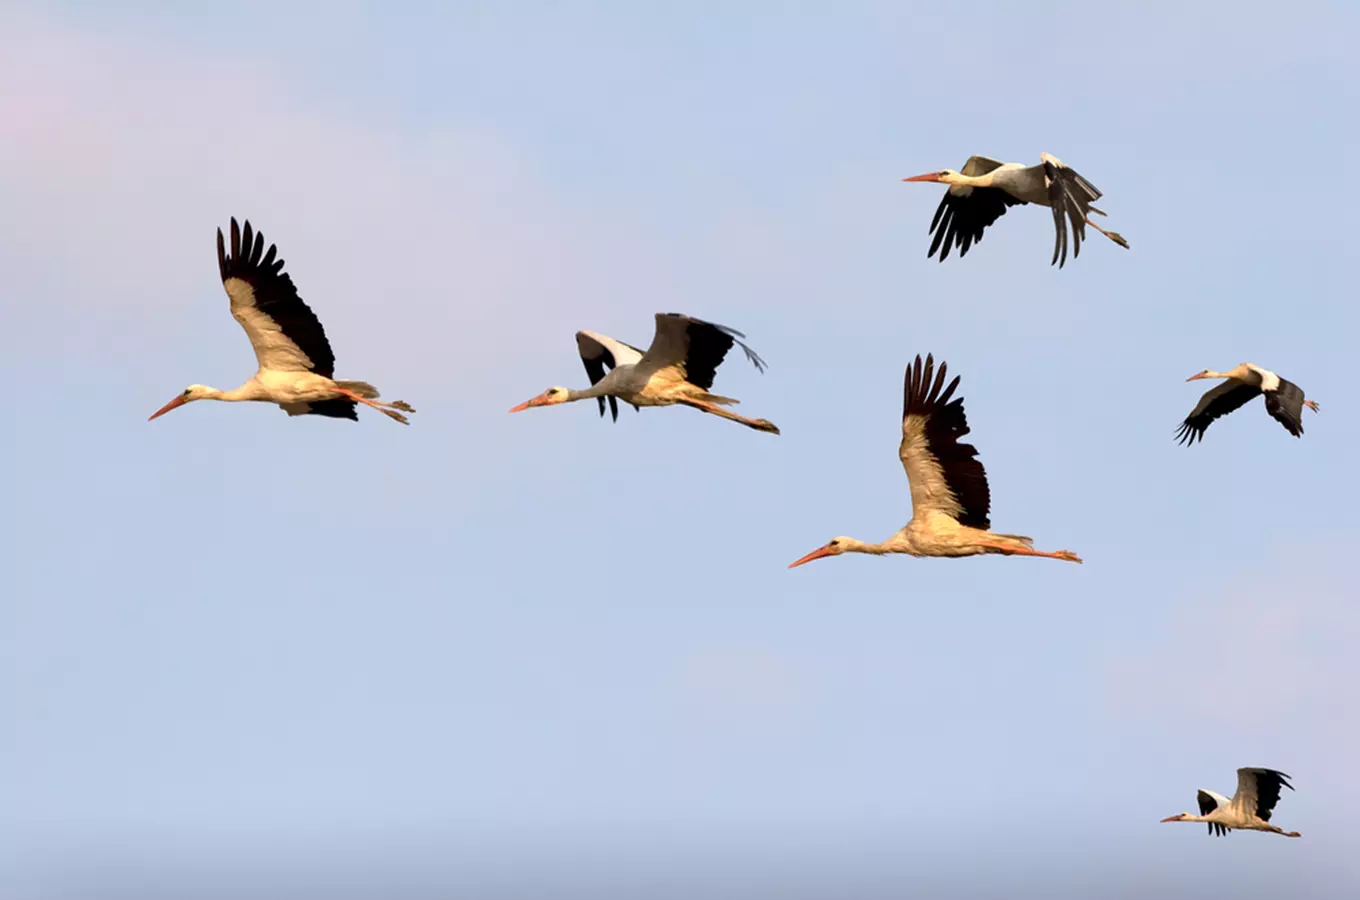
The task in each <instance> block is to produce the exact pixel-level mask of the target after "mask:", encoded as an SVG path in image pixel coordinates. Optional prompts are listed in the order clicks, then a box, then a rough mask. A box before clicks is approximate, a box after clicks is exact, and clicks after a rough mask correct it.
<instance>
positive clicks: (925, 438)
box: [789, 355, 1081, 569]
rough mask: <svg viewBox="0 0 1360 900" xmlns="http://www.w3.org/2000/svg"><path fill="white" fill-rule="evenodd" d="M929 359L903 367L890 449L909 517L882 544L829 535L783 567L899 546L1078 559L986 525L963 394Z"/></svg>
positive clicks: (917, 552) (929, 552) (942, 552)
mask: <svg viewBox="0 0 1360 900" xmlns="http://www.w3.org/2000/svg"><path fill="white" fill-rule="evenodd" d="M934 369H935V359H934V357H933V356H927V357H926V361H925V366H924V367H923V366H922V365H921V357H920V356H919V355H918V356H917V357H916V361H915V363H914V364H912V365H909V366H907V375H906V384H905V386H904V388H903V401H902V443H901V445H900V446H899V447H898V451H897V455H898V456H899V457H900V458H901V460H902V467H903V468H904V469H906V471H907V481H908V483H909V484H910V485H911V521H910V522H908V523H907V525H906V527H905V528H903V529H902V530H901V531H899V532H897V534H895V535H893V536H892V537H890V538H888V539H887V540H886V541H884V542H883V543H881V544H866V543H864V542H863V541H857V540H855V539H854V538H848V537H838V538H833V539H832V540H831V541H830V542H829V543H827V544H826V545H825V546H822V547H818V548H817V549H816V550H813V551H812V552H811V553H809V554H808V555H807V556H804V557H803V558H802V559H799V560H797V561H796V562H793V563H790V564H789V568H790V569H792V568H793V567H794V566H801V565H803V563H809V562H812V561H813V560H814V559H821V558H822V557H824V556H839V555H840V554H842V553H872V554H874V555H876V556H882V555H883V554H885V553H906V554H908V555H910V556H978V555H980V554H984V553H1000V554H1003V555H1005V556H1043V557H1048V558H1049V559H1064V560H1067V561H1068V562H1075V563H1079V562H1081V558H1080V557H1078V556H1077V555H1076V554H1075V553H1073V552H1072V551H1070V550H1057V551H1054V552H1051V553H1048V552H1044V551H1041V550H1035V549H1034V541H1033V540H1032V539H1031V538H1027V537H1024V536H1023V535H1018V534H998V533H997V532H995V531H991V530H990V529H991V521H990V520H989V519H988V510H989V507H990V506H991V493H990V491H989V489H988V487H987V473H986V472H985V471H984V470H983V468H982V463H980V462H978V460H977V448H976V447H974V446H973V445H972V444H964V443H960V441H959V438H961V437H963V436H964V435H966V434H967V433H968V419H967V417H965V416H964V414H963V398H962V397H959V398H957V399H954V400H952V401H951V400H950V398H951V397H953V396H954V389H955V388H957V387H958V386H959V379H958V376H955V378H954V380H953V381H951V382H949V386H948V387H945V386H944V383H945V373H946V371H947V369H946V366H945V364H944V363H940V371H939V374H938V375H935V371H934Z"/></svg>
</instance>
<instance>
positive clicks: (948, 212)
mask: <svg viewBox="0 0 1360 900" xmlns="http://www.w3.org/2000/svg"><path fill="white" fill-rule="evenodd" d="M1039 159H1040V160H1041V161H1040V163H1039V165H1037V166H1026V165H1024V164H1022V163H1013V162H1011V163H1003V162H1001V161H1000V160H995V159H988V158H987V157H985V156H970V157H968V162H966V163H964V164H963V171H962V172H955V171H954V170H953V169H941V170H940V171H938V172H927V173H926V174H924V175H916V176H913V177H911V178H903V179H902V180H903V181H929V182H938V183H939V184H947V185H949V190H947V191H945V192H944V198H943V199H942V200H941V201H940V206H939V208H938V209H937V210H935V218H934V219H932V220H931V222H930V232H931V234H933V235H935V239H934V240H933V241H931V242H930V252H929V253H927V254H926V258H927V259H928V258H930V257H932V256H934V255H935V251H937V250H939V251H940V262H944V261H945V259H946V258H947V257H948V256H949V250H950V248H951V247H958V248H959V256H960V257H962V256H964V255H965V254H967V253H968V248H969V247H971V246H972V245H973V244H975V243H978V242H980V241H981V240H982V232H983V231H984V230H986V228H987V226H988V225H991V224H992V223H993V222H995V221H996V220H997V219H999V218H1001V216H1003V215H1004V214H1005V212H1006V210H1007V209H1008V208H1009V207H1012V206H1017V205H1020V206H1023V205H1024V204H1026V203H1036V204H1038V205H1039V206H1047V207H1049V208H1051V209H1052V210H1053V227H1054V229H1055V230H1056V231H1057V235H1056V236H1055V238H1054V243H1053V263H1057V264H1058V268H1060V269H1061V268H1062V267H1063V265H1064V264H1065V263H1066V262H1067V221H1068V220H1070V221H1071V223H1072V258H1073V259H1075V258H1076V257H1077V256H1079V255H1080V254H1081V242H1082V240H1083V239H1084V238H1085V237H1086V226H1087V225H1090V226H1091V227H1092V228H1094V229H1095V230H1096V231H1099V232H1100V233H1101V234H1103V235H1105V236H1106V237H1107V238H1109V239H1110V240H1112V241H1114V242H1115V243H1116V244H1118V245H1119V246H1121V247H1123V248H1125V249H1128V246H1129V242H1128V241H1126V240H1124V238H1123V237H1121V236H1120V235H1118V234H1116V233H1115V232H1113V231H1106V230H1105V229H1103V228H1101V227H1100V226H1099V225H1097V224H1096V223H1095V222H1092V221H1091V216H1090V214H1091V213H1096V214H1098V215H1102V216H1103V215H1105V213H1104V212H1102V211H1100V210H1098V209H1096V208H1095V207H1094V206H1092V205H1091V204H1092V203H1093V202H1095V201H1096V200H1098V199H1100V191H1099V190H1097V189H1096V186H1095V185H1093V184H1091V182H1089V181H1087V180H1086V179H1085V178H1082V177H1081V176H1080V175H1078V174H1077V173H1076V171H1075V170H1073V169H1071V168H1069V167H1068V166H1067V164H1066V163H1064V162H1063V161H1062V160H1060V159H1058V158H1057V157H1056V156H1051V155H1050V154H1047V153H1040V154H1039ZM1050 265H1052V263H1050Z"/></svg>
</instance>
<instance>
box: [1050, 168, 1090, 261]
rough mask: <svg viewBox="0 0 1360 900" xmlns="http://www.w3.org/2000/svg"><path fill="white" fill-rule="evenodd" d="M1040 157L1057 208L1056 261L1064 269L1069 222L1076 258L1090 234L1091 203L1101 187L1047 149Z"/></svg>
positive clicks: (1054, 207)
mask: <svg viewBox="0 0 1360 900" xmlns="http://www.w3.org/2000/svg"><path fill="white" fill-rule="evenodd" d="M1040 159H1042V160H1043V167H1044V178H1045V180H1046V181H1047V182H1048V201H1049V205H1050V206H1051V207H1052V208H1053V227H1054V229H1055V230H1056V231H1057V234H1056V235H1055V236H1054V239H1053V262H1054V263H1057V264H1058V268H1060V269H1061V268H1062V267H1063V265H1064V264H1065V263H1066V262H1067V240H1068V239H1067V223H1068V222H1071V223H1072V258H1073V259H1076V258H1077V256H1078V255H1080V254H1081V242H1082V240H1083V239H1084V238H1085V237H1086V217H1087V216H1089V215H1090V214H1091V204H1092V203H1094V202H1095V201H1096V200H1098V199H1100V191H1099V190H1097V189H1096V186H1095V185H1093V184H1091V182H1089V181H1087V180H1086V179H1085V178H1082V177H1081V176H1080V175H1078V174H1077V172H1076V170H1075V169H1073V168H1071V167H1070V166H1068V165H1067V164H1066V163H1064V162H1063V161H1062V160H1060V159H1058V158H1057V157H1056V156H1050V155H1049V154H1047V153H1044V154H1041V155H1040ZM1050 265H1052V263H1050Z"/></svg>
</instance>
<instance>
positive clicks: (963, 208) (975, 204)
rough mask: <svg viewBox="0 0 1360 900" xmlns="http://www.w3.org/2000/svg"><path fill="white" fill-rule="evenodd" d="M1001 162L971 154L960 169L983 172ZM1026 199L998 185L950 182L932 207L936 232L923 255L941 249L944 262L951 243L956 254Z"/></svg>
mask: <svg viewBox="0 0 1360 900" xmlns="http://www.w3.org/2000/svg"><path fill="white" fill-rule="evenodd" d="M1002 165H1004V163H1002V162H1001V161H1000V160H995V159H988V158H987V157H985V156H970V157H968V162H966V163H964V164H963V168H962V169H960V170H959V171H960V172H961V173H962V174H964V175H968V176H970V177H973V178H976V177H977V176H979V175H986V174H987V173H988V172H990V171H992V170H993V169H997V168H1000V167H1001V166H1002ZM1025 204H1026V201H1024V200H1021V199H1019V198H1017V197H1012V196H1011V195H1010V194H1008V193H1007V192H1006V191H1003V190H1002V189H1001V188H991V187H981V188H980V187H968V186H967V185H951V186H950V187H949V189H948V190H946V191H945V192H944V197H942V198H941V199H940V205H939V207H938V208H937V209H936V210H935V218H933V219H931V220H930V233H931V234H933V235H935V238H934V240H932V241H931V242H930V252H929V253H927V254H926V259H929V258H930V257H932V256H934V255H935V252H936V251H937V250H939V251H941V252H940V262H944V261H945V259H946V258H948V256H949V251H950V249H951V248H953V247H958V248H959V257H960V258H962V257H963V256H964V254H966V253H967V252H968V248H969V247H972V246H973V245H974V244H976V243H978V242H979V241H981V240H982V232H983V231H985V230H986V229H987V227H988V226H989V225H991V224H992V223H993V222H995V221H996V220H997V219H999V218H1001V217H1002V216H1003V215H1004V214H1005V212H1006V210H1008V209H1010V208H1011V207H1012V206H1023V205H1025Z"/></svg>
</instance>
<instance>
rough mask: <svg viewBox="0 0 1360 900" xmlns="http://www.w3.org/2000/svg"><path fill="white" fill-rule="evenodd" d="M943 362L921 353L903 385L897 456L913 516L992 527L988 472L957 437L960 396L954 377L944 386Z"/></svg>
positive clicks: (961, 426) (963, 426) (963, 423)
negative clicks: (923, 355) (906, 486)
mask: <svg viewBox="0 0 1360 900" xmlns="http://www.w3.org/2000/svg"><path fill="white" fill-rule="evenodd" d="M947 373H948V366H947V365H946V364H945V363H944V362H941V363H940V369H939V372H938V374H937V373H936V372H935V357H934V356H933V355H931V354H926V361H925V365H924V366H922V364H921V354H919V353H918V354H916V360H915V361H914V362H913V363H911V364H909V365H908V366H907V372H906V376H905V378H904V384H903V386H902V442H901V443H900V444H899V445H898V447H897V455H898V457H899V458H900V459H901V460H902V467H903V468H904V469H906V472H907V482H908V484H909V485H910V486H911V512H912V518H914V519H925V518H928V517H929V516H931V515H945V516H948V517H949V518H951V519H953V520H954V521H956V522H958V523H959V524H960V525H965V526H968V527H970V528H982V529H984V530H985V529H988V528H991V527H992V525H991V522H990V520H989V519H988V512H989V510H990V508H991V503H992V495H991V490H990V489H989V488H988V487H987V471H986V470H985V469H984V468H983V467H982V462H981V461H980V460H979V459H978V458H977V454H978V452H977V448H976V447H974V446H973V445H972V444H965V443H963V441H962V440H961V438H963V437H965V436H966V435H967V434H968V430H969V429H968V417H967V416H966V415H965V414H964V411H963V398H962V397H955V396H954V390H955V389H956V388H957V387H958V386H959V376H957V375H956V376H954V380H953V381H950V382H949V383H948V385H947V386H946V384H945V377H946V375H947Z"/></svg>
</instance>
